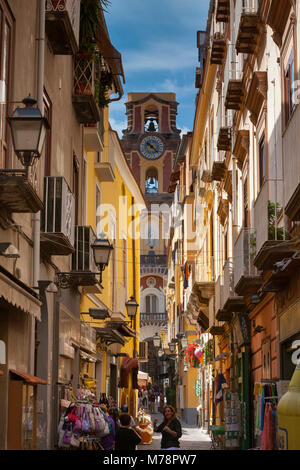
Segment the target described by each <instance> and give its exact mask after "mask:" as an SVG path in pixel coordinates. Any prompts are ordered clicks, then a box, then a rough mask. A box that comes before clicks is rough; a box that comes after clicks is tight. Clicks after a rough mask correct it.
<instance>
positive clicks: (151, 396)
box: [148, 390, 155, 413]
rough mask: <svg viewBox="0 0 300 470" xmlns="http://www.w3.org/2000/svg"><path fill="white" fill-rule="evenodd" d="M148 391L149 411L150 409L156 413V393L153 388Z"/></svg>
mask: <svg viewBox="0 0 300 470" xmlns="http://www.w3.org/2000/svg"><path fill="white" fill-rule="evenodd" d="M148 393H149V396H148V399H149V411H150V413H154V403H155V395H154V392H153V390H149V392H148Z"/></svg>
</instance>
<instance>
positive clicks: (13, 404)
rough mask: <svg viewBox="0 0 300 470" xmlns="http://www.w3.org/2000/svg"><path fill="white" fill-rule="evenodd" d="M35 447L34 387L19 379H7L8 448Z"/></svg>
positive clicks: (22, 448) (25, 448) (30, 448)
mask: <svg viewBox="0 0 300 470" xmlns="http://www.w3.org/2000/svg"><path fill="white" fill-rule="evenodd" d="M35 448H36V388H35V387H34V386H31V385H28V384H26V383H24V382H23V381H21V380H13V379H10V380H9V395H8V430H7V449H8V450H32V449H35Z"/></svg>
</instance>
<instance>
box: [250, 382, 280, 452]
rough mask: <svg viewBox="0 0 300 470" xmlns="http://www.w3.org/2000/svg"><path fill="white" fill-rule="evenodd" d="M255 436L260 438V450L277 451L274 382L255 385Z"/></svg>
mask: <svg viewBox="0 0 300 470" xmlns="http://www.w3.org/2000/svg"><path fill="white" fill-rule="evenodd" d="M254 395H255V397H256V402H255V404H254V408H255V413H256V414H255V436H256V437H259V436H261V439H262V440H261V448H262V450H277V449H278V444H277V442H278V440H277V419H278V418H277V403H278V396H277V385H276V382H271V381H270V382H267V383H265V382H262V383H256V384H255V386H254Z"/></svg>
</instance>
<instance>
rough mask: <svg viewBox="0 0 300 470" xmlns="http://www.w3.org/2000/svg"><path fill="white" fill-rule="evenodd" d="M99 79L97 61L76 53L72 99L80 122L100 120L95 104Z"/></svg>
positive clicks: (93, 122)
mask: <svg viewBox="0 0 300 470" xmlns="http://www.w3.org/2000/svg"><path fill="white" fill-rule="evenodd" d="M99 80H100V70H99V63H98V62H96V60H95V59H94V58H92V57H90V56H84V55H83V54H78V55H77V56H76V60H75V72H74V89H73V97H72V101H73V105H74V108H75V112H76V115H77V119H78V122H79V123H80V124H96V123H97V122H98V121H100V114H99V109H98V104H97V87H98V83H99Z"/></svg>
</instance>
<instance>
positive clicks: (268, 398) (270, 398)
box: [264, 396, 278, 400]
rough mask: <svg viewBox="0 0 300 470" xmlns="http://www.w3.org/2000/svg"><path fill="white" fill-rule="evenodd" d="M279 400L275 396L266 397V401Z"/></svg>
mask: <svg viewBox="0 0 300 470" xmlns="http://www.w3.org/2000/svg"><path fill="white" fill-rule="evenodd" d="M275 398H276V399H277V400H278V396H274V397H264V400H273V399H275Z"/></svg>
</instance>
